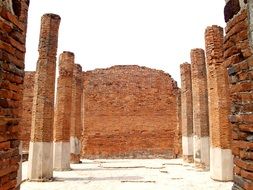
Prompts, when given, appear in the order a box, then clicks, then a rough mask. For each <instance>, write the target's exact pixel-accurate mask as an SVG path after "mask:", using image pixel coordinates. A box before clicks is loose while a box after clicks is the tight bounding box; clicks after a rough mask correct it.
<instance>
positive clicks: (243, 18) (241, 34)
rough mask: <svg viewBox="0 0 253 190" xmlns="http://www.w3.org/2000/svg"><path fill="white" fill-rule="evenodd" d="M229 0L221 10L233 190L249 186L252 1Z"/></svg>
mask: <svg viewBox="0 0 253 190" xmlns="http://www.w3.org/2000/svg"><path fill="white" fill-rule="evenodd" d="M243 2H246V1H239V0H230V1H228V2H227V3H226V6H225V9H224V14H225V21H226V23H227V26H226V35H225V40H224V61H225V65H227V66H228V72H227V74H228V76H229V92H230V98H231V106H230V108H231V109H230V116H229V120H230V123H231V126H232V127H231V128H232V146H231V147H232V153H233V155H234V169H233V171H234V172H233V173H234V176H233V180H234V185H233V188H232V189H233V190H241V189H243V190H252V189H253V151H252V150H253V135H252V134H253V78H252V76H253V1H252V0H250V1H247V2H248V4H244V3H243Z"/></svg>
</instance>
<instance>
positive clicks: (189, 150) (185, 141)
mask: <svg viewBox="0 0 253 190" xmlns="http://www.w3.org/2000/svg"><path fill="white" fill-rule="evenodd" d="M182 147H183V155H184V156H192V155H193V137H192V136H189V137H186V136H183V137H182Z"/></svg>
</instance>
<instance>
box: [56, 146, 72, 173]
mask: <svg viewBox="0 0 253 190" xmlns="http://www.w3.org/2000/svg"><path fill="white" fill-rule="evenodd" d="M54 170H57V171H66V170H71V168H70V143H69V142H54Z"/></svg>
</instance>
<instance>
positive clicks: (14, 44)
mask: <svg viewBox="0 0 253 190" xmlns="http://www.w3.org/2000/svg"><path fill="white" fill-rule="evenodd" d="M11 2H12V3H11ZM28 6H29V1H25V0H21V1H1V2H0V18H1V19H0V33H1V34H0V189H1V190H5V189H6V190H7V189H19V184H18V183H17V171H18V169H19V162H20V159H21V156H20V154H19V144H20V141H19V133H20V130H19V125H18V123H19V120H20V115H21V112H20V108H21V104H22V84H23V78H24V56H25V50H26V49H25V39H26V26H27V12H28ZM16 187H17V188H16Z"/></svg>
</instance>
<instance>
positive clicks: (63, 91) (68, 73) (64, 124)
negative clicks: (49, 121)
mask: <svg viewBox="0 0 253 190" xmlns="http://www.w3.org/2000/svg"><path fill="white" fill-rule="evenodd" d="M74 59H75V56H74V54H73V53H72V52H68V51H64V52H63V53H62V54H61V55H60V58H59V77H58V81H57V97H56V110H55V119H54V141H55V142H59V141H61V142H69V139H70V125H71V104H72V102H71V101H72V78H73V69H74Z"/></svg>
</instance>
